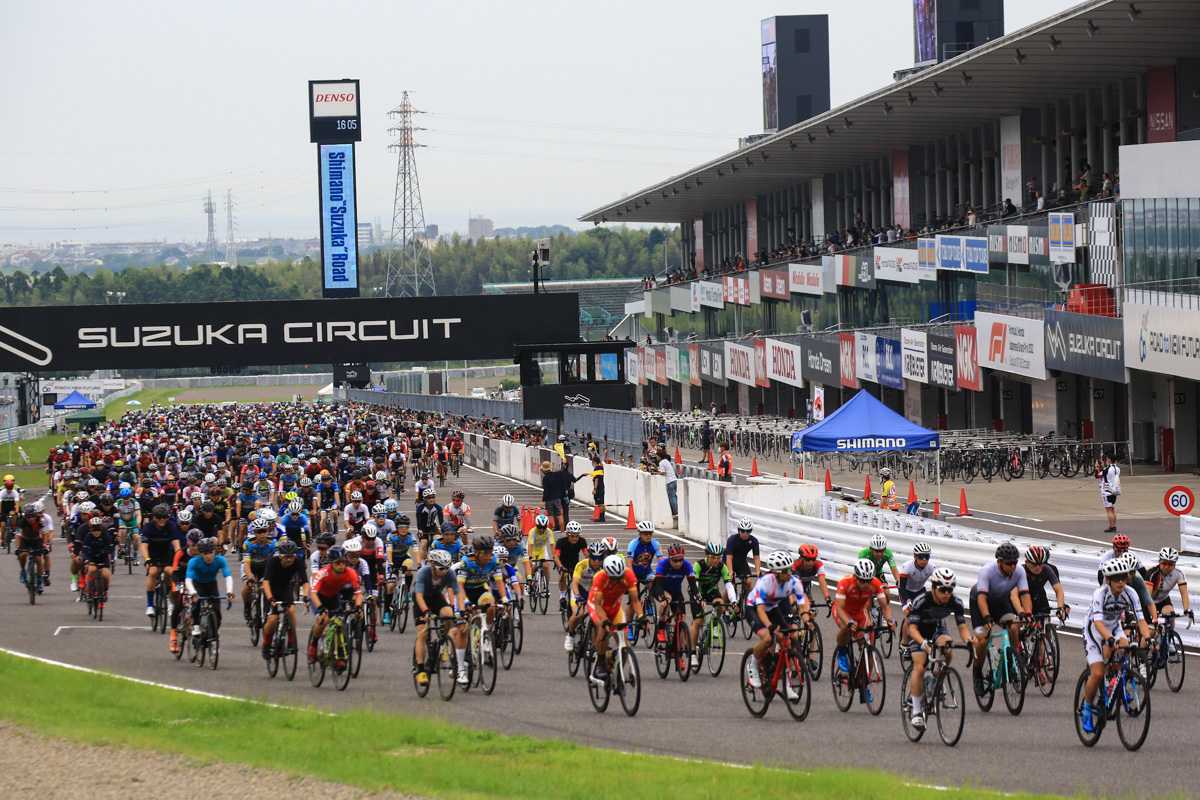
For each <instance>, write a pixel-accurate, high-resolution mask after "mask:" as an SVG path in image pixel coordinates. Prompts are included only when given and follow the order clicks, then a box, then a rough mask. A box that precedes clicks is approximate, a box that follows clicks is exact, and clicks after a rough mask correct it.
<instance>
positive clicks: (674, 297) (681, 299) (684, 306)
mask: <svg viewBox="0 0 1200 800" xmlns="http://www.w3.org/2000/svg"><path fill="white" fill-rule="evenodd" d="M669 296H670V298H671V301H670V302H671V310H672V311H691V310H692V288H691V287H690V286H672V287H670V295H669Z"/></svg>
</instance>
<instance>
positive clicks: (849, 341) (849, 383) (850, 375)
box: [838, 333, 858, 389]
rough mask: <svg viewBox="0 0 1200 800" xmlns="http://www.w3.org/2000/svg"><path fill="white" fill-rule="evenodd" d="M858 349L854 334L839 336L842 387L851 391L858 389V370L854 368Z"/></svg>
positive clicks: (841, 334) (840, 334)
mask: <svg viewBox="0 0 1200 800" xmlns="http://www.w3.org/2000/svg"><path fill="white" fill-rule="evenodd" d="M856 349H857V347H856V345H855V341H854V334H853V333H839V334H838V355H839V358H838V363H839V364H841V379H842V380H841V383H842V386H846V387H849V388H851V389H857V388H858V370H857V369H855V367H854V353H855V350H856Z"/></svg>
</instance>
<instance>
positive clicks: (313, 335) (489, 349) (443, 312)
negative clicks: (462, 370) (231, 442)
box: [0, 294, 579, 373]
mask: <svg viewBox="0 0 1200 800" xmlns="http://www.w3.org/2000/svg"><path fill="white" fill-rule="evenodd" d="M96 311H97V309H96V306H47V307H41V306H36V307H28V308H6V309H5V310H4V313H3V315H0V371H13V372H23V371H28V370H35V371H41V372H50V373H54V372H64V371H68V370H95V369H121V368H136V367H146V368H149V367H159V368H163V369H173V368H176V367H209V366H212V365H214V364H220V365H224V366H257V365H266V364H312V363H317V364H334V363H339V364H341V363H356V362H364V363H370V362H386V361H412V360H414V359H417V358H418V357H419V359H420V360H422V361H424V360H429V361H439V360H446V359H450V360H462V359H464V358H465V359H469V360H476V359H480V360H482V359H492V358H497V359H498V358H512V356H513V345H514V344H535V343H550V342H571V341H576V340H578V338H579V295H577V294H560V295H557V296H556V298H555V302H554V303H552V304H549V305H547V304H546V303H544V302H542V299H541V298H540V297H537V296H534V295H504V296H495V295H481V296H470V297H379V298H351V299H328V300H277V301H270V302H263V303H200V304H195V303H188V304H186V305H184V304H178V303H153V304H145V305H124V306H122V307H121V313H120V314H108V315H99V316H98V315H97V313H96ZM532 319H536V320H537V325H521V324H518V321H519V320H532ZM47 320H55V321H56V322H55V324H47Z"/></svg>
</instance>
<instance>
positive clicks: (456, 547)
mask: <svg viewBox="0 0 1200 800" xmlns="http://www.w3.org/2000/svg"><path fill="white" fill-rule="evenodd" d="M431 549H433V550H445V551H446V552H447V553H449V554H450V558H453V559H457V558H458V554H459V552H461V551H462V542H460V541H459V540H458V539H455V540H454V541H452V542H450V543H449V544H446V543H445V542H443V541H442V540H441V539H438V540H437V541H435V542H434V543H433V547H432V548H431Z"/></svg>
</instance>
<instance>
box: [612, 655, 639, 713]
mask: <svg viewBox="0 0 1200 800" xmlns="http://www.w3.org/2000/svg"><path fill="white" fill-rule="evenodd" d="M619 653H620V655H619V656H618V658H617V664H616V665H614V666H615V669H616V670H617V672H616V674H615V675H614V676H613V678H612V680H613V681H614V682H615V683H616V687H617V695H618V696H619V697H620V699H621V708H622V709H624V711H625V715H626V716H628V717H632V716H633V715H634V714H636V713H637V712H638V707H639V706H641V704H642V673H641V671H640V670H638V663H637V654H636V653H634V652H633V648H631V647H623V648H621V650H620V651H619Z"/></svg>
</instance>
